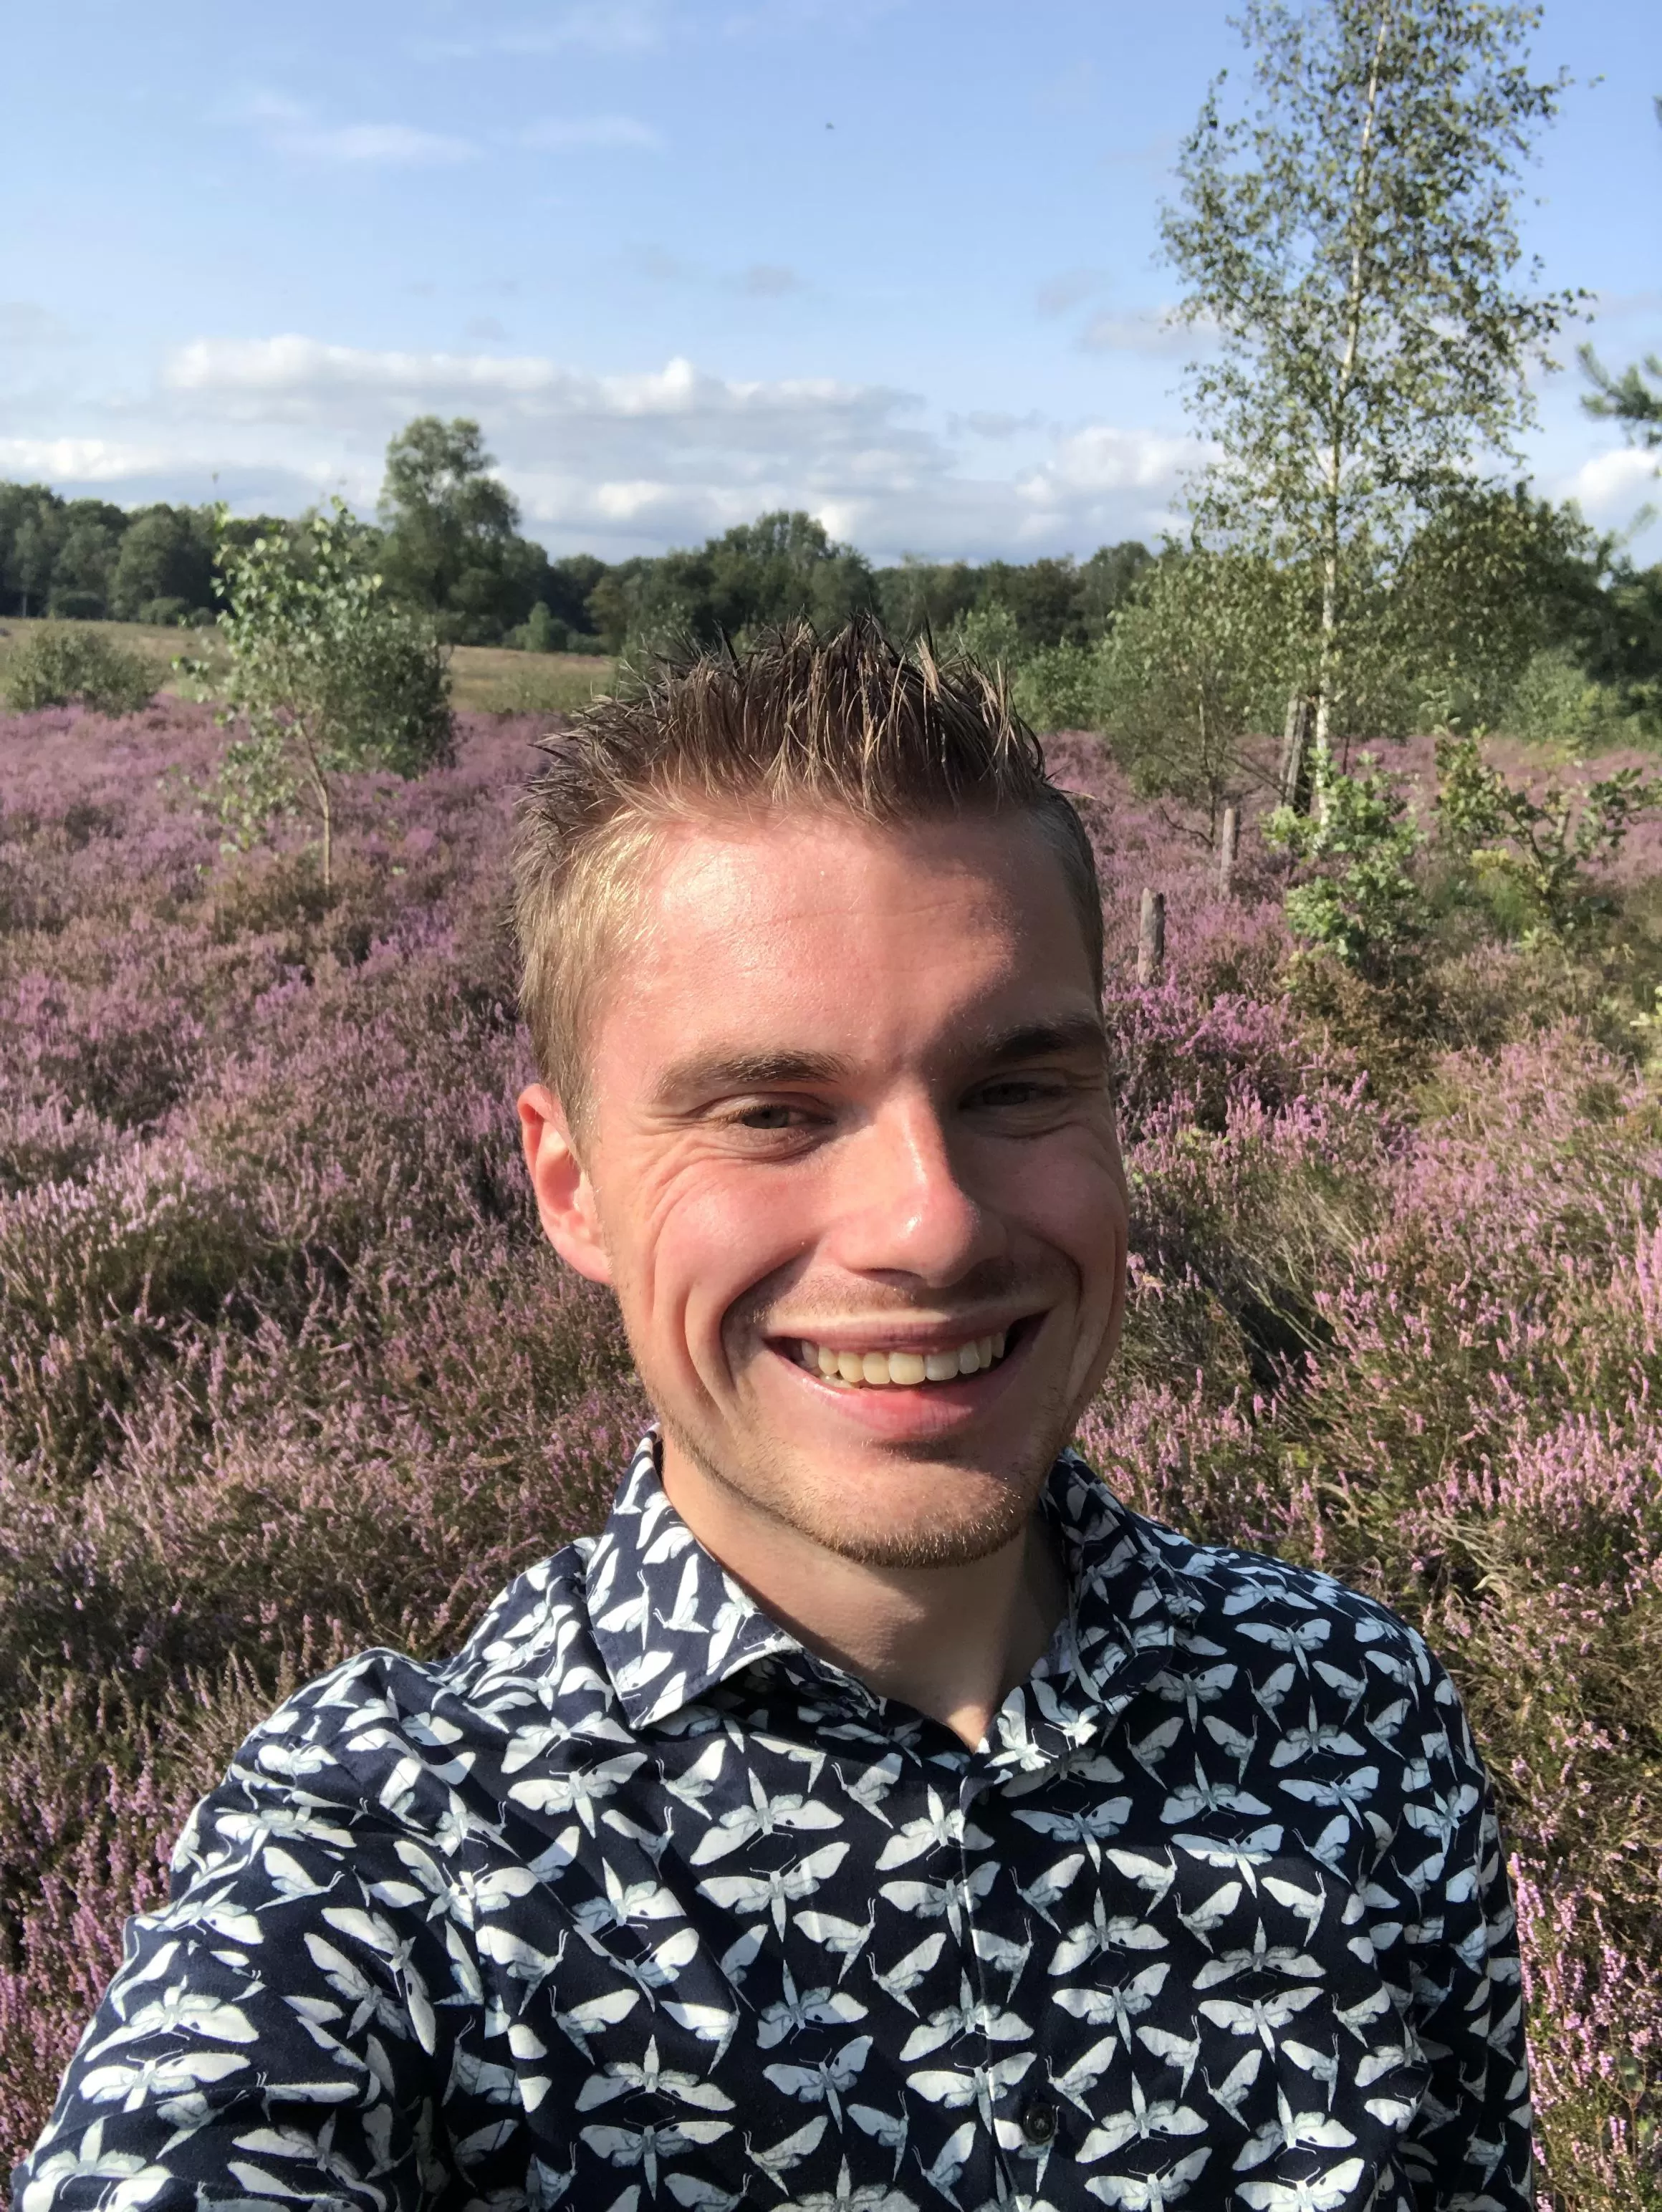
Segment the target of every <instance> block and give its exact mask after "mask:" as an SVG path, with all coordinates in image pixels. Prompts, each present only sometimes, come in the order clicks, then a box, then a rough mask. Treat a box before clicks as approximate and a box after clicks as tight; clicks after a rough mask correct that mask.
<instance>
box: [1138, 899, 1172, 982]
mask: <svg viewBox="0 0 1662 2212" xmlns="http://www.w3.org/2000/svg"><path fill="white" fill-rule="evenodd" d="M1165 965H1166V894H1165V892H1164V891H1144V893H1143V895H1142V924H1141V928H1140V929H1139V930H1138V932H1137V981H1138V982H1139V983H1158V982H1159V981H1160V970H1161V969H1162V968H1164V967H1165Z"/></svg>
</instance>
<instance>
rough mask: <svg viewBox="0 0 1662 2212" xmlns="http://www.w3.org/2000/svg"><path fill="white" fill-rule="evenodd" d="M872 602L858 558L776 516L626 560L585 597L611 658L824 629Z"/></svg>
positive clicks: (807, 524)
mask: <svg viewBox="0 0 1662 2212" xmlns="http://www.w3.org/2000/svg"><path fill="white" fill-rule="evenodd" d="M875 604H876V589H875V586H874V581H873V578H872V573H871V570H870V568H868V566H867V564H866V562H865V561H864V559H863V558H862V557H861V555H859V554H858V553H856V552H855V551H854V550H853V548H852V547H850V546H847V545H838V544H836V543H834V542H833V540H832V539H831V538H830V537H829V536H828V535H827V534H826V532H825V526H824V525H823V524H822V523H819V522H817V521H815V520H814V518H813V516H812V515H811V514H804V513H801V512H800V511H799V512H795V513H785V512H784V511H783V510H781V511H780V512H779V513H775V514H764V515H762V516H760V517H759V518H758V520H756V521H755V522H747V523H740V524H739V525H738V526H736V527H735V528H734V529H732V530H729V531H727V532H724V533H723V534H722V535H721V537H720V538H709V539H708V540H707V541H706V542H705V544H703V545H702V546H700V547H698V548H697V549H696V550H686V551H680V552H673V553H666V554H665V555H664V556H663V557H662V558H661V560H656V561H646V560H639V561H624V562H620V563H619V564H618V566H617V567H616V568H610V569H608V570H607V571H606V574H605V575H604V576H603V577H602V578H601V579H600V582H599V583H598V584H597V585H596V586H594V589H593V591H592V592H590V594H589V599H588V607H589V613H590V617H591V619H592V620H593V622H594V627H595V628H596V629H598V630H599V632H600V637H601V639H602V641H604V644H605V647H606V651H607V652H609V653H618V652H622V651H623V650H624V648H625V647H646V648H647V649H648V650H650V649H652V648H654V647H659V646H661V645H665V644H667V643H669V642H671V641H675V640H679V639H683V638H692V639H696V640H697V641H698V642H699V643H701V644H713V643H715V641H717V640H718V639H720V638H722V637H731V638H739V637H743V636H745V635H748V634H750V633H752V632H754V631H756V630H759V629H772V628H775V627H776V626H778V625H781V624H783V623H788V622H791V621H794V620H795V619H797V618H798V617H804V616H806V617H807V619H808V620H809V621H810V622H812V623H814V624H815V626H816V627H817V628H819V629H835V628H837V626H838V625H839V624H840V623H843V622H846V621H847V619H848V617H849V616H850V615H851V614H854V613H856V612H858V611H860V610H861V608H865V607H870V606H873V605H875Z"/></svg>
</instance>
